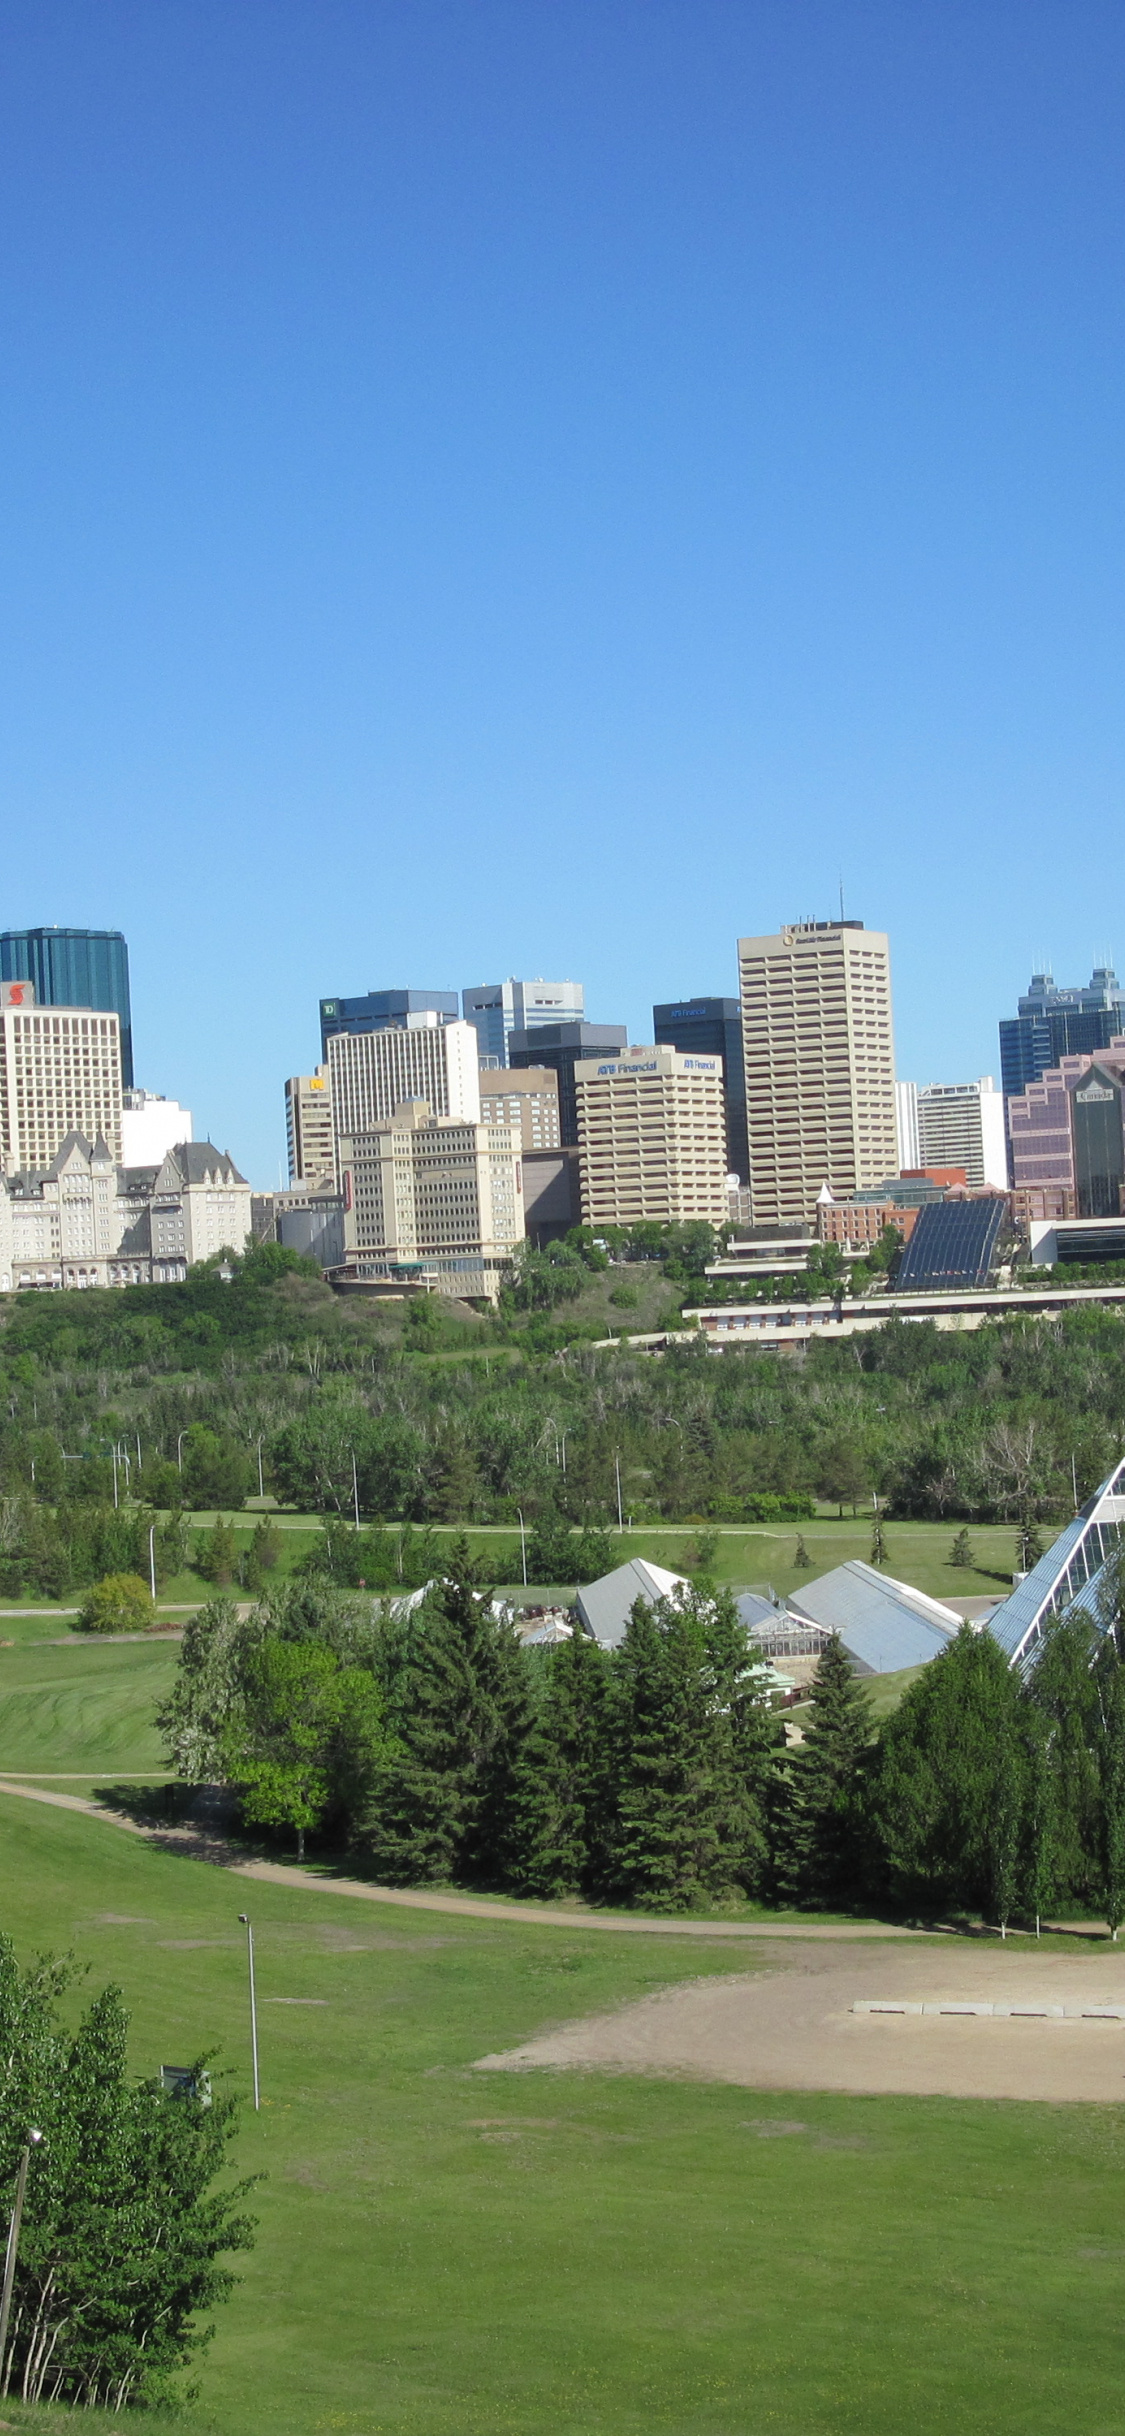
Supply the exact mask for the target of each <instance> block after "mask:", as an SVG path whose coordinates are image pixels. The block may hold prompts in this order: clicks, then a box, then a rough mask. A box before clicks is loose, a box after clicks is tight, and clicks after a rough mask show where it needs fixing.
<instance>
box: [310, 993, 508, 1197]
mask: <svg viewBox="0 0 1125 2436" xmlns="http://www.w3.org/2000/svg"><path fill="white" fill-rule="evenodd" d="M328 1088H329V1093H330V1096H331V1101H332V1118H333V1124H334V1126H335V1139H336V1146H337V1148H336V1157H337V1164H338V1163H339V1159H340V1149H339V1145H340V1142H341V1140H342V1139H344V1138H345V1137H346V1138H347V1140H348V1141H354V1140H355V1139H356V1137H357V1135H359V1134H365V1133H369V1132H370V1131H371V1128H372V1127H373V1126H375V1125H389V1124H390V1122H391V1119H392V1117H393V1116H394V1113H395V1110H396V1108H399V1107H401V1106H402V1105H403V1104H404V1102H406V1101H407V1100H424V1101H425V1102H426V1105H427V1107H428V1108H429V1109H432V1111H433V1114H434V1116H435V1117H441V1118H456V1119H457V1120H458V1121H459V1122H460V1123H462V1124H466V1125H479V1123H480V1046H479V1042H478V1040H477V1035H476V1033H475V1031H474V1029H473V1026H472V1024H471V1023H443V1022H442V1019H441V1017H440V1015H436V1014H425V1015H408V1016H407V1018H406V1022H405V1023H404V1024H392V1025H388V1027H387V1028H386V1030H385V1031H382V1032H334V1033H332V1034H331V1035H330V1038H329V1041H328Z"/></svg>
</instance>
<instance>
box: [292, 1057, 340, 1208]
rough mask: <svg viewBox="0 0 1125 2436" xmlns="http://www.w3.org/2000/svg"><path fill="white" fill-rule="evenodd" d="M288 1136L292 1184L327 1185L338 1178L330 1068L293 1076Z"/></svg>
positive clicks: (320, 1068)
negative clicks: (327, 1182)
mask: <svg viewBox="0 0 1125 2436" xmlns="http://www.w3.org/2000/svg"><path fill="white" fill-rule="evenodd" d="M285 1135H286V1141H287V1144H288V1149H289V1181H290V1184H315V1183H323V1182H324V1181H325V1180H326V1179H327V1178H328V1177H332V1178H333V1179H335V1175H336V1131H335V1126H334V1124H333V1121H332V1086H331V1084H330V1082H329V1080H328V1068H327V1066H318V1067H317V1069H316V1072H315V1074H291V1075H290V1077H289V1080H288V1082H287V1083H286V1086H285Z"/></svg>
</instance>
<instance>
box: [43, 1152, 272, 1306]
mask: <svg viewBox="0 0 1125 2436" xmlns="http://www.w3.org/2000/svg"><path fill="white" fill-rule="evenodd" d="M250 1200H251V1195H250V1187H249V1185H248V1184H247V1182H246V1179H245V1177H244V1176H240V1175H239V1172H238V1169H237V1168H236V1167H235V1165H234V1162H233V1160H232V1159H231V1158H230V1157H229V1155H228V1154H227V1153H226V1152H225V1151H220V1150H216V1148H215V1145H214V1143H213V1142H189V1143H184V1144H181V1145H179V1146H177V1148H176V1149H175V1150H172V1151H169V1153H168V1155H167V1157H166V1158H164V1159H163V1160H162V1161H161V1162H160V1164H159V1166H157V1167H144V1168H125V1167H122V1166H121V1165H120V1164H119V1162H118V1161H117V1160H116V1159H115V1158H114V1157H113V1154H112V1152H111V1151H110V1149H109V1147H108V1145H107V1144H106V1142H105V1141H104V1140H102V1139H98V1140H96V1141H94V1142H93V1143H91V1142H89V1141H88V1140H86V1138H85V1137H84V1136H83V1135H81V1134H79V1133H72V1134H70V1135H68V1137H67V1139H66V1141H65V1142H63V1143H62V1145H61V1146H60V1149H59V1151H58V1152H57V1154H56V1156H55V1157H54V1158H53V1159H52V1160H51V1161H50V1162H49V1164H48V1166H47V1167H46V1169H45V1170H44V1171H43V1172H42V1173H40V1174H38V1175H28V1174H23V1175H18V1176H9V1177H7V1178H5V1179H4V1180H3V1181H0V1293H9V1292H11V1291H13V1290H14V1289H20V1288H33V1289H34V1288H41V1289H44V1290H48V1291H50V1290H54V1291H59V1290H63V1291H65V1290H66V1289H68V1288H81V1287H91V1286H143V1285H177V1284H179V1283H180V1282H181V1281H182V1280H183V1279H184V1278H185V1277H186V1276H187V1273H188V1270H189V1268H190V1267H191V1265H192V1263H193V1262H194V1261H197V1260H206V1259H209V1258H210V1257H211V1256H212V1255H213V1254H215V1253H218V1252H225V1251H234V1252H237V1251H240V1250H241V1248H242V1246H243V1244H244V1243H245V1241H246V1238H247V1236H248V1235H249V1233H250V1226H251V1212H250Z"/></svg>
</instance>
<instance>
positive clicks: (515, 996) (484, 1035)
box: [461, 980, 586, 1066]
mask: <svg viewBox="0 0 1125 2436" xmlns="http://www.w3.org/2000/svg"><path fill="white" fill-rule="evenodd" d="M461 1012H462V1014H463V1015H464V1018H465V1021H466V1023H471V1024H472V1025H473V1026H474V1028H475V1030H476V1034H477V1038H478V1040H479V1041H480V1053H481V1056H482V1057H485V1058H493V1057H494V1058H495V1059H496V1062H497V1064H498V1065H500V1066H506V1065H507V1063H508V1049H509V1044H510V1042H511V1037H512V1034H513V1032H536V1031H538V1029H539V1027H540V1025H541V1024H545V1023H581V1021H582V1018H583V1016H584V1015H585V1012H586V993H585V990H584V989H583V986H582V983H581V982H580V981H516V980H510V981H484V982H481V983H480V984H479V985H478V987H477V988H476V989H471V990H462V992H461Z"/></svg>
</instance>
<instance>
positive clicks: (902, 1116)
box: [896, 1074, 1008, 1192]
mask: <svg viewBox="0 0 1125 2436" xmlns="http://www.w3.org/2000/svg"><path fill="white" fill-rule="evenodd" d="M896 1092H897V1098H898V1120H899V1126H898V1130H899V1155H900V1160H901V1164H902V1166H903V1167H904V1168H909V1167H963V1168H964V1170H965V1182H966V1184H970V1185H972V1186H973V1188H974V1190H980V1189H981V1188H982V1187H983V1186H984V1185H986V1184H992V1185H995V1187H996V1189H997V1191H998V1192H1003V1191H1004V1188H1005V1186H1006V1184H1007V1181H1008V1157H1007V1149H1006V1146H1005V1136H1004V1095H1003V1092H1002V1091H998V1090H997V1088H996V1085H995V1083H994V1082H993V1080H992V1076H991V1075H990V1074H982V1075H981V1076H980V1078H979V1080H978V1081H977V1082H975V1083H899V1084H898V1085H897V1086H896Z"/></svg>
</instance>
